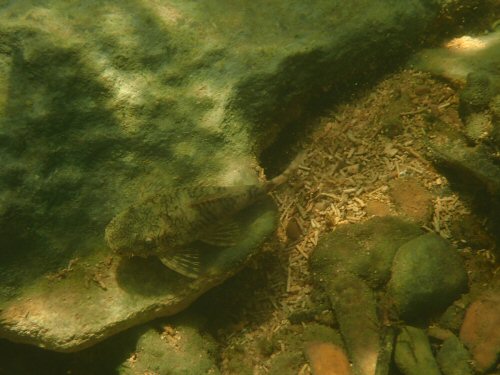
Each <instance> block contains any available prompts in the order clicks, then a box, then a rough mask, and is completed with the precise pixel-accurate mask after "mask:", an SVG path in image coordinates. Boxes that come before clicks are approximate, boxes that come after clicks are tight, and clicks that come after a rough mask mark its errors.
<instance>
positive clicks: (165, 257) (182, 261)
mask: <svg viewBox="0 0 500 375" xmlns="http://www.w3.org/2000/svg"><path fill="white" fill-rule="evenodd" d="M159 258H160V261H161V262H162V263H163V264H164V265H165V266H166V267H168V268H170V269H171V270H173V271H175V272H177V273H180V274H181V275H183V276H186V277H189V278H191V279H196V278H198V276H199V274H200V253H199V251H198V249H193V248H189V247H187V248H180V249H176V251H175V252H172V253H167V254H162V255H160V256H159Z"/></svg>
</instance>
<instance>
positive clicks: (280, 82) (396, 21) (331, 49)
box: [0, 0, 441, 351]
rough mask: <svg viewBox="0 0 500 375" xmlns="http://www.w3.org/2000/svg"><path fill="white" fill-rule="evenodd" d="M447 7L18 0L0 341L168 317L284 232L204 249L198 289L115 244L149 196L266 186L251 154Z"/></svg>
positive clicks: (9, 58)
mask: <svg viewBox="0 0 500 375" xmlns="http://www.w3.org/2000/svg"><path fill="white" fill-rule="evenodd" d="M440 6H441V2H440V1H437V0H436V1H431V0H420V1H419V0H404V1H398V2H394V1H389V0H378V1H372V0H357V1H351V2H348V3H346V2H344V1H330V0H329V1H327V0H314V1H312V2H311V1H307V2H306V1H302V0H294V1H289V2H287V3H286V6H283V3H282V2H280V1H271V2H270V1H264V0H258V1H244V2H238V3H237V4H236V3H234V2H232V1H229V0H227V1H219V0H217V1H203V2H194V1H174V0H165V1H149V0H141V1H125V2H122V1H111V0H110V1H95V2H93V1H86V2H84V3H81V2H67V1H61V0H47V1H39V2H36V4H35V3H34V2H32V1H28V0H25V1H23V0H21V1H15V2H9V3H7V5H2V6H0V19H1V20H2V22H1V25H0V119H1V120H0V146H1V147H0V159H1V160H2V167H1V169H0V188H1V189H0V248H1V252H0V309H1V310H0V311H1V312H0V322H1V323H0V336H1V337H5V338H9V339H11V340H13V341H17V342H22V343H30V344H35V345H38V346H41V347H46V348H50V349H53V350H58V351H75V350H79V349H82V348H84V347H88V346H91V345H93V344H95V343H96V342H98V341H100V340H102V339H104V338H106V337H108V336H110V335H112V334H114V333H116V332H118V331H121V330H123V329H125V328H127V327H130V326H133V325H136V324H139V323H141V322H145V321H147V320H150V319H153V318H155V317H157V316H161V315H169V314H174V313H176V312H178V311H179V310H181V309H182V308H184V307H186V306H187V305H189V303H191V302H192V301H193V300H194V299H195V298H197V297H198V296H199V295H200V294H202V293H203V292H204V291H206V290H208V289H209V288H211V287H213V286H214V285H217V284H218V283H221V282H222V281H224V280H225V279H226V278H227V277H230V276H231V275H232V274H234V272H236V271H237V270H238V269H239V268H240V267H242V266H243V265H244V264H245V262H246V260H247V259H248V258H249V257H250V256H251V255H253V254H254V253H256V252H257V251H258V248H259V245H260V244H261V243H262V241H263V240H264V239H265V237H266V236H267V235H268V234H269V233H271V232H272V231H273V230H274V227H275V219H276V217H275V208H274V207H271V206H267V205H263V206H260V207H255V210H254V211H252V210H250V211H251V212H247V213H245V214H244V215H243V217H242V218H240V219H241V220H242V221H243V224H244V225H246V228H247V230H246V231H245V233H247V236H246V237H245V238H244V239H243V240H242V241H241V243H238V244H237V245H236V246H235V247H234V248H230V249H226V250H224V251H220V252H217V251H215V252H210V251H209V250H207V255H206V257H207V259H205V260H204V263H203V264H204V268H205V269H204V273H203V275H202V277H201V278H200V279H199V280H196V281H189V280H186V279H184V278H182V277H180V276H178V275H176V274H172V273H169V271H168V270H166V269H164V268H162V267H160V265H159V263H158V261H157V260H156V259H147V260H137V259H136V260H133V261H130V262H127V261H122V260H120V259H118V258H116V257H113V256H112V254H110V252H109V250H108V249H107V248H106V244H105V242H104V235H103V234H104V228H105V227H106V225H107V224H108V223H109V221H110V220H111V219H112V218H113V217H114V216H115V215H116V214H117V213H118V212H120V211H122V210H123V209H124V208H126V207H128V206H129V205H131V204H133V203H134V202H137V200H139V199H141V197H144V196H145V195H148V194H151V193H157V192H161V191H165V190H168V189H169V188H172V187H173V186H175V187H183V186H189V185H193V184H194V185H196V184H205V185H232V184H251V183H256V182H257V174H256V172H255V166H256V164H257V163H256V161H255V159H256V155H257V154H258V153H259V152H261V151H262V150H263V149H264V148H265V147H266V146H269V145H270V144H271V143H272V142H274V141H275V140H276V138H277V136H278V134H279V132H280V131H281V130H282V129H284V128H285V127H286V126H287V125H288V124H290V123H293V122H296V121H297V120H298V119H300V117H301V115H302V114H303V112H304V110H305V108H307V107H308V106H310V105H311V104H312V103H315V101H317V99H318V98H319V97H320V96H321V95H323V93H324V92H325V90H333V92H335V90H338V91H343V90H346V89H349V88H351V87H355V86H356V85H358V84H359V82H361V81H363V80H364V79H365V78H373V76H374V75H375V74H376V73H377V72H380V71H383V70H387V69H388V68H390V66H391V64H392V66H395V65H397V62H398V61H399V58H400V57H401V56H403V55H404V54H406V53H409V51H410V50H411V48H412V46H413V45H415V43H416V42H417V41H418V39H419V37H420V36H421V35H422V33H423V32H424V31H425V30H426V27H427V26H428V25H429V24H430V23H431V22H432V21H433V20H434V19H435V18H436V17H437V14H438V13H439V10H440Z"/></svg>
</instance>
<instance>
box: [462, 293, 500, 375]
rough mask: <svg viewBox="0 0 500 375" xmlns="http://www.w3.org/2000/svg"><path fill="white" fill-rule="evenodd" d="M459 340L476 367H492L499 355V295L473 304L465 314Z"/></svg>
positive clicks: (481, 368)
mask: <svg viewBox="0 0 500 375" xmlns="http://www.w3.org/2000/svg"><path fill="white" fill-rule="evenodd" d="M460 339H461V340H462V342H463V343H464V344H465V346H467V348H468V349H469V350H470V352H471V354H472V356H473V358H474V360H475V362H476V367H477V369H478V370H480V371H486V370H488V369H490V368H491V367H493V366H494V365H495V363H496V362H497V360H498V356H499V353H500V295H499V294H496V295H494V296H493V295H490V296H488V297H484V298H482V299H479V300H477V301H475V302H473V303H472V304H471V305H470V306H469V308H468V309H467V312H466V314H465V319H464V322H463V324H462V328H461V329H460Z"/></svg>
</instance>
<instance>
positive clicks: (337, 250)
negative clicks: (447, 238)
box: [311, 216, 422, 287]
mask: <svg viewBox="0 0 500 375" xmlns="http://www.w3.org/2000/svg"><path fill="white" fill-rule="evenodd" d="M421 234H422V231H421V229H420V228H419V227H418V226H417V225H415V224H412V223H409V222H406V221H403V220H401V219H399V218H396V217H389V216H386V217H381V218H379V217H376V218H373V219H370V220H368V221H366V222H364V223H363V224H360V225H345V226H342V227H339V228H338V229H337V230H335V231H334V232H332V233H330V234H328V235H326V236H324V237H323V238H321V239H320V241H319V242H318V246H317V247H316V248H315V249H314V253H313V255H312V257H311V270H312V272H313V273H314V275H315V278H316V279H317V280H319V281H320V282H322V281H324V282H326V283H328V282H329V280H331V279H332V278H334V277H335V272H336V271H337V270H340V271H345V272H349V273H352V274H355V275H358V276H359V277H361V278H362V279H363V280H365V281H366V282H367V283H368V284H369V285H370V286H372V287H380V286H382V285H384V283H385V282H387V281H388V280H389V278H390V274H391V266H392V260H393V257H394V254H395V253H396V251H397V249H398V248H399V247H400V246H401V245H403V244H404V243H405V242H407V241H409V240H410V239H412V238H414V237H417V236H419V235H421Z"/></svg>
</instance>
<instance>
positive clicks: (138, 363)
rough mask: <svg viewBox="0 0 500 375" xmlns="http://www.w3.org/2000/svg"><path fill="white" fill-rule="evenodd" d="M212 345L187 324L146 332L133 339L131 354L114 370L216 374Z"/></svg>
mask: <svg viewBox="0 0 500 375" xmlns="http://www.w3.org/2000/svg"><path fill="white" fill-rule="evenodd" d="M215 353H216V345H215V342H214V340H213V339H211V338H209V337H207V336H202V335H201V334H200V333H199V332H198V330H197V329H196V328H195V327H191V326H189V325H174V326H169V325H165V326H164V327H163V331H162V332H158V330H155V329H149V330H147V331H146V332H144V333H143V334H142V335H141V336H140V337H139V339H138V340H137V345H136V348H135V351H134V352H133V353H132V355H131V357H130V358H129V359H127V360H126V361H125V362H124V363H123V364H122V365H121V366H120V367H119V369H118V374H120V375H137V374H148V373H154V374H172V375H197V374H199V375H202V374H214V375H217V374H220V371H219V369H218V368H217V366H216V364H215V357H214V354H215Z"/></svg>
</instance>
